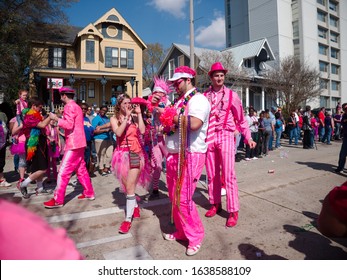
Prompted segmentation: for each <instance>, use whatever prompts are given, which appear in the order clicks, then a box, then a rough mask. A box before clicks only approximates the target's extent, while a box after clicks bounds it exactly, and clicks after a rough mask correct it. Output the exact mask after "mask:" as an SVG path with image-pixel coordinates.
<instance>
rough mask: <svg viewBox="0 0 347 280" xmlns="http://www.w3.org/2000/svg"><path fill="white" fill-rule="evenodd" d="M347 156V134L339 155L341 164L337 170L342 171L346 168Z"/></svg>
mask: <svg viewBox="0 0 347 280" xmlns="http://www.w3.org/2000/svg"><path fill="white" fill-rule="evenodd" d="M346 156H347V136H344V137H343V140H342V145H341V150H340V155H339V166H338V167H337V170H339V171H342V170H343V169H344V168H345V163H346Z"/></svg>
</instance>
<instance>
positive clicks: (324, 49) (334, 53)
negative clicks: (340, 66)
mask: <svg viewBox="0 0 347 280" xmlns="http://www.w3.org/2000/svg"><path fill="white" fill-rule="evenodd" d="M318 52H319V54H321V55H326V56H328V55H329V46H326V45H323V44H318ZM330 57H332V58H335V59H339V58H340V51H339V50H338V49H335V48H330Z"/></svg>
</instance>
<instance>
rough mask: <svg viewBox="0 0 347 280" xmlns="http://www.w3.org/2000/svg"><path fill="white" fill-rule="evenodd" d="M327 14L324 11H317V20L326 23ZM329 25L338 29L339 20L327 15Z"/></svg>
mask: <svg viewBox="0 0 347 280" xmlns="http://www.w3.org/2000/svg"><path fill="white" fill-rule="evenodd" d="M327 18H328V14H327V13H326V12H324V11H321V10H317V19H318V20H319V21H321V22H324V23H327V22H328V21H327ZM329 24H330V25H331V26H334V27H336V28H338V24H339V19H338V18H337V17H335V16H333V15H329Z"/></svg>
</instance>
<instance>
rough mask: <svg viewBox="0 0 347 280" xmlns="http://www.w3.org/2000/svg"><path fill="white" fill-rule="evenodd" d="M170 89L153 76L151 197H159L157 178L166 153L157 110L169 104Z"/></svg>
mask: <svg viewBox="0 0 347 280" xmlns="http://www.w3.org/2000/svg"><path fill="white" fill-rule="evenodd" d="M170 92H171V89H170V87H169V85H168V83H167V81H166V80H165V79H164V78H161V77H155V78H154V87H153V93H152V95H151V96H149V98H148V102H149V104H148V110H149V111H150V112H151V113H152V118H151V130H150V132H151V133H150V134H149V136H150V140H151V141H150V142H151V145H150V151H149V152H150V158H151V166H152V191H153V192H152V197H159V179H160V174H161V171H162V163H163V159H164V157H166V155H167V151H166V147H165V140H164V136H163V131H162V125H161V122H160V120H159V116H160V113H159V110H160V108H164V107H166V106H168V105H170V101H169V100H168V98H167V95H168V94H169V93H170Z"/></svg>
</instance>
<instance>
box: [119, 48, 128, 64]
mask: <svg viewBox="0 0 347 280" xmlns="http://www.w3.org/2000/svg"><path fill="white" fill-rule="evenodd" d="M127 54H128V50H127V49H120V67H121V68H127V66H128V58H127Z"/></svg>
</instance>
